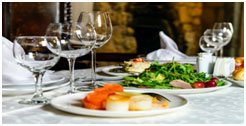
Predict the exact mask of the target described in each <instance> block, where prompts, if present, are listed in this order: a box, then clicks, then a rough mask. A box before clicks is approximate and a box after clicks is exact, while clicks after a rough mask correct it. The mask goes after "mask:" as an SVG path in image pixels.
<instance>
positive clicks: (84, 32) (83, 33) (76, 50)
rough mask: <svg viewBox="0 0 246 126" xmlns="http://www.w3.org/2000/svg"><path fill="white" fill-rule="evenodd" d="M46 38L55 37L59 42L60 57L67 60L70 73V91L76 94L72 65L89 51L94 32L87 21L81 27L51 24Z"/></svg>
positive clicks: (92, 42) (93, 39)
mask: <svg viewBox="0 0 246 126" xmlns="http://www.w3.org/2000/svg"><path fill="white" fill-rule="evenodd" d="M46 36H57V37H58V39H59V40H60V41H61V46H62V48H61V53H60V56H61V57H64V58H67V60H68V63H69V71H70V90H69V91H68V93H74V92H76V88H75V86H74V64H75V60H76V58H78V57H80V56H83V55H86V54H87V53H89V52H90V51H91V49H92V48H93V46H94V45H95V42H96V32H95V30H94V28H93V26H92V25H91V21H90V19H87V21H86V22H84V24H83V25H77V24H68V23H66V24H61V23H51V24H50V25H49V26H48V28H47V31H46Z"/></svg>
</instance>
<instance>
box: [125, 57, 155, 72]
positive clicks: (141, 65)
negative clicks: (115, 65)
mask: <svg viewBox="0 0 246 126" xmlns="http://www.w3.org/2000/svg"><path fill="white" fill-rule="evenodd" d="M150 65H151V62H147V61H144V60H143V59H142V58H135V59H133V61H124V65H123V69H124V70H125V71H126V72H128V73H141V72H143V71H144V70H145V69H147V68H149V67H150Z"/></svg>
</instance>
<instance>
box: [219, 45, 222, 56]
mask: <svg viewBox="0 0 246 126" xmlns="http://www.w3.org/2000/svg"><path fill="white" fill-rule="evenodd" d="M219 55H220V57H222V56H223V47H221V49H220V50H219Z"/></svg>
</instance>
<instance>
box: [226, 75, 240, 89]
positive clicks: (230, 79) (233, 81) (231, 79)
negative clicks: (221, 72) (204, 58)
mask: <svg viewBox="0 0 246 126" xmlns="http://www.w3.org/2000/svg"><path fill="white" fill-rule="evenodd" d="M227 80H229V81H231V82H232V83H234V84H237V85H239V86H242V87H244V81H238V80H234V79H233V78H230V77H228V78H227Z"/></svg>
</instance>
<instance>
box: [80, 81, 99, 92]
mask: <svg viewBox="0 0 246 126" xmlns="http://www.w3.org/2000/svg"><path fill="white" fill-rule="evenodd" d="M95 83H96V84H95V85H94V84H93V83H92V82H83V84H82V85H80V86H79V87H77V88H76V90H77V91H92V90H94V89H95V88H98V87H101V86H99V85H98V84H97V82H95Z"/></svg>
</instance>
